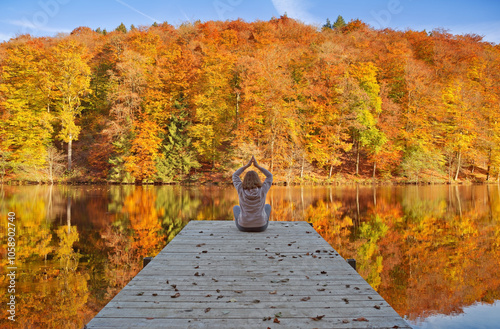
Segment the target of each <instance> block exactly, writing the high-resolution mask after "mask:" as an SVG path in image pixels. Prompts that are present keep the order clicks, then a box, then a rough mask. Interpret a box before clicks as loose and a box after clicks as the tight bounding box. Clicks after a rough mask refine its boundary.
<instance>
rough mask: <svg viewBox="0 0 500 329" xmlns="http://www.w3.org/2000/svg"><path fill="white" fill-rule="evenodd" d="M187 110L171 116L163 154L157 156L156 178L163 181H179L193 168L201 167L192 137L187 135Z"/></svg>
mask: <svg viewBox="0 0 500 329" xmlns="http://www.w3.org/2000/svg"><path fill="white" fill-rule="evenodd" d="M186 116H187V113H186V112H181V114H180V116H179V117H177V116H174V115H173V116H171V117H170V123H169V125H168V126H167V129H166V133H165V134H164V136H165V137H164V138H163V143H162V150H161V152H162V156H159V157H157V158H156V170H157V174H156V178H157V179H158V180H160V181H162V182H178V181H182V180H184V179H185V178H186V176H187V175H188V174H189V172H190V171H191V169H192V168H199V167H200V164H199V163H198V161H197V160H196V154H195V152H194V150H193V146H192V143H191V138H189V137H188V136H187V131H188V130H189V122H187V121H186Z"/></svg>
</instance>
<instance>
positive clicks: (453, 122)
mask: <svg viewBox="0 0 500 329" xmlns="http://www.w3.org/2000/svg"><path fill="white" fill-rule="evenodd" d="M474 97H476V98H477V97H479V96H478V95H477V93H476V92H475V91H474V90H471V89H469V88H467V86H465V85H464V84H463V83H461V82H460V81H452V82H451V83H450V84H449V85H448V86H447V87H446V88H445V89H444V90H443V105H444V108H445V109H444V110H445V115H446V116H445V121H444V122H443V123H444V131H445V132H444V133H445V140H446V142H445V143H446V145H447V146H448V147H449V148H450V150H452V151H453V152H455V154H456V161H457V166H456V171H455V175H454V180H457V179H458V174H459V172H460V168H461V165H462V158H463V155H464V154H467V152H468V151H470V149H471V148H472V146H473V145H474V144H473V143H474V140H475V138H476V136H477V133H476V131H475V120H474V117H473V115H474V111H473V110H472V109H473V107H475V106H477V102H475V101H474ZM448 165H449V166H451V163H449V164H448Z"/></svg>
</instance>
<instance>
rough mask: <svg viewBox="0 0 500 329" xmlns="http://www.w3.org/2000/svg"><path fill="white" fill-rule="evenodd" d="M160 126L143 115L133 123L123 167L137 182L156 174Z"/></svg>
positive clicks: (149, 179) (146, 179)
mask: <svg viewBox="0 0 500 329" xmlns="http://www.w3.org/2000/svg"><path fill="white" fill-rule="evenodd" d="M160 132H161V129H160V127H158V125H157V124H156V123H155V122H152V121H150V120H149V119H148V118H147V117H146V116H145V115H142V116H141V118H140V120H137V121H136V122H135V123H134V129H133V135H134V137H133V139H132V143H131V144H132V145H131V146H132V147H131V148H130V155H129V156H127V157H125V169H126V170H127V171H128V172H130V173H131V174H132V176H133V177H134V178H135V179H136V180H137V181H139V182H142V181H151V180H152V179H153V178H154V177H155V175H156V161H157V159H158V157H160V156H161V155H160V153H159V149H160V144H161V138H160V137H159V135H160Z"/></svg>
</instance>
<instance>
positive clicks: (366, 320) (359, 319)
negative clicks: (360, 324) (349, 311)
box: [352, 317, 368, 322]
mask: <svg viewBox="0 0 500 329" xmlns="http://www.w3.org/2000/svg"><path fill="white" fill-rule="evenodd" d="M352 321H365V322H368V319H367V318H365V317H360V318H357V319H352Z"/></svg>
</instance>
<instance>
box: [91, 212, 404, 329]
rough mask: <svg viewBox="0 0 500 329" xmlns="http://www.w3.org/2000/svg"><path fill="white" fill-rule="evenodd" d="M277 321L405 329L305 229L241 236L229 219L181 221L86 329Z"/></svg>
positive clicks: (276, 228) (272, 228) (282, 225)
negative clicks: (168, 239)
mask: <svg viewBox="0 0 500 329" xmlns="http://www.w3.org/2000/svg"><path fill="white" fill-rule="evenodd" d="M318 316H319V317H318ZM275 319H276V320H275ZM274 321H276V322H274ZM278 321H279V326H281V327H286V328H387V327H389V328H392V327H395V328H410V327H409V326H408V325H407V323H406V322H405V321H404V320H403V319H402V318H401V317H400V316H399V315H398V314H397V313H396V312H395V311H394V310H393V309H392V307H391V306H390V305H389V304H387V302H386V301H385V300H384V299H383V298H382V297H381V296H380V295H379V294H378V293H377V292H376V291H375V290H373V288H372V287H371V286H370V285H368V284H367V283H366V281H365V280H363V278H361V276H359V274H357V273H356V272H355V271H354V270H353V269H352V267H351V266H350V265H348V264H347V263H346V262H345V260H344V259H343V258H342V257H341V256H339V255H338V253H337V252H336V251H335V250H334V249H333V248H332V247H331V246H330V245H329V244H328V243H327V242H326V241H325V240H324V239H323V238H322V237H321V236H320V235H319V234H317V233H316V232H315V231H314V230H313V229H312V227H311V226H310V225H309V224H307V223H305V222H271V223H270V224H269V227H268V229H267V230H266V231H265V232H261V233H245V232H239V231H238V230H237V229H236V227H235V226H234V223H233V222H232V221H192V222H190V223H188V225H186V227H185V228H184V229H183V230H182V231H181V232H180V233H179V234H178V235H177V236H176V237H175V238H174V239H173V240H172V241H171V242H170V243H169V244H168V245H167V246H166V247H165V248H164V249H163V250H162V251H161V252H160V253H159V254H158V255H157V256H156V257H155V258H154V259H153V260H152V262H151V263H150V264H149V265H147V266H146V267H145V268H144V269H143V270H142V271H141V272H140V273H139V274H138V275H137V276H136V277H135V278H134V279H132V280H131V281H130V282H129V284H128V285H127V286H126V287H124V288H123V289H122V291H120V293H118V295H116V296H115V298H113V300H111V301H110V302H109V303H108V305H106V307H105V308H104V309H102V310H101V311H100V312H99V314H97V315H96V317H95V318H94V319H93V320H92V321H91V322H90V323H89V324H88V325H87V328H118V327H120V328H165V327H168V328H255V327H263V328H266V327H275V326H276V325H278Z"/></svg>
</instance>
